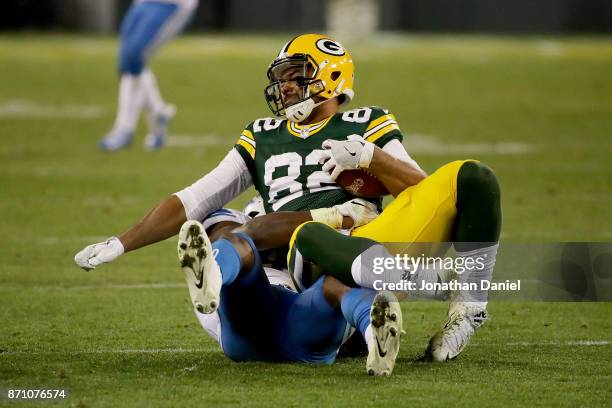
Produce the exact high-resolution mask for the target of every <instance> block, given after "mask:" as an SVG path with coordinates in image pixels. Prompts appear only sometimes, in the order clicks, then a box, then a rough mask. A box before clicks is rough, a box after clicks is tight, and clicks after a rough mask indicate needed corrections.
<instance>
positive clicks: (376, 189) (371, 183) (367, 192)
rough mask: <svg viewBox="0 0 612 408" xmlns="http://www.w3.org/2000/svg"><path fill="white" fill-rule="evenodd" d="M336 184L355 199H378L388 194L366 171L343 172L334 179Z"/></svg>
mask: <svg viewBox="0 0 612 408" xmlns="http://www.w3.org/2000/svg"><path fill="white" fill-rule="evenodd" d="M336 184H338V185H339V186H340V187H342V188H343V189H345V190H346V191H348V192H349V193H351V194H352V195H354V196H357V197H366V198H372V197H380V196H383V195H387V194H389V191H387V188H386V187H385V186H384V184H383V183H381V182H380V180H379V179H377V178H376V176H374V175H373V174H371V173H368V172H367V171H366V170H361V169H356V170H344V171H343V172H342V173H340V175H339V176H338V178H337V179H336Z"/></svg>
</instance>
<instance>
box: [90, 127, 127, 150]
mask: <svg viewBox="0 0 612 408" xmlns="http://www.w3.org/2000/svg"><path fill="white" fill-rule="evenodd" d="M133 138H134V132H132V131H122V130H114V129H113V130H111V131H110V132H109V133H107V134H106V135H104V137H103V138H102V139H101V140H100V142H99V143H98V145H99V146H100V149H102V150H104V151H107V152H114V151H117V150H121V149H124V148H126V147H128V146H129V145H130V143H132V139H133Z"/></svg>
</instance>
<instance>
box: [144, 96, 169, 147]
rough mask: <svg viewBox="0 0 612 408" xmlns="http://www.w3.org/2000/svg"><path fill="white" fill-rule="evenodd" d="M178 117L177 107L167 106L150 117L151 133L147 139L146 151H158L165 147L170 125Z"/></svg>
mask: <svg viewBox="0 0 612 408" xmlns="http://www.w3.org/2000/svg"><path fill="white" fill-rule="evenodd" d="M174 115H176V106H174V105H166V107H165V108H164V110H163V111H161V112H155V113H152V114H150V115H149V118H148V120H149V133H148V134H147V136H146V137H145V142H144V143H145V149H147V150H158V149H161V148H162V147H164V144H165V143H166V136H167V133H168V125H169V124H170V121H171V120H172V118H173V117H174Z"/></svg>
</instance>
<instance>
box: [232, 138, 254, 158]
mask: <svg viewBox="0 0 612 408" xmlns="http://www.w3.org/2000/svg"><path fill="white" fill-rule="evenodd" d="M236 144H237V145H240V146H242V147H243V148H244V150H246V151H247V153H248V154H249V156H251V159H255V147H253V145H251V144H250V143H247V142H245V141H244V140H242V137H241V138H240V139H238V142H237V143H236Z"/></svg>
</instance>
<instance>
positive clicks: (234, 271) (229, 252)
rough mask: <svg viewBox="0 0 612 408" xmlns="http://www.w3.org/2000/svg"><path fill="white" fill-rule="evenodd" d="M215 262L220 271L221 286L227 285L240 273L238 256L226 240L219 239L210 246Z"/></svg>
mask: <svg viewBox="0 0 612 408" xmlns="http://www.w3.org/2000/svg"><path fill="white" fill-rule="evenodd" d="M212 248H213V254H214V253H215V252H217V255H216V256H215V260H216V261H217V264H218V265H219V268H220V269H221V276H222V277H223V285H229V284H230V283H232V282H233V281H234V279H236V277H237V276H238V273H240V255H238V251H236V248H234V246H233V245H232V244H231V242H229V241H228V240H226V239H220V240H218V241H215V242H213V244H212Z"/></svg>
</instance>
